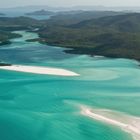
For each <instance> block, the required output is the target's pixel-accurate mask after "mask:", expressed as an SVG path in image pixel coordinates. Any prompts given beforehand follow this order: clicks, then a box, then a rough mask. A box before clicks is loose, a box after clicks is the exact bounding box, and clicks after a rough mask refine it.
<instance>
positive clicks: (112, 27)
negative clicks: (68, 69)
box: [39, 13, 140, 60]
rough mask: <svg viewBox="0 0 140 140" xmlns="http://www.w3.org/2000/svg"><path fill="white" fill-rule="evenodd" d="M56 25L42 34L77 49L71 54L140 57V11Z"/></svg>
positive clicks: (54, 42) (50, 42)
mask: <svg viewBox="0 0 140 140" xmlns="http://www.w3.org/2000/svg"><path fill="white" fill-rule="evenodd" d="M50 22H51V21H50ZM60 22H61V21H60ZM53 24H54V23H53ZM53 24H52V26H51V24H49V25H50V26H48V27H46V28H42V30H40V32H39V35H40V37H41V38H43V42H46V43H48V44H53V45H59V46H63V47H69V48H73V50H69V51H67V52H69V53H80V54H81V53H82V54H91V55H104V56H109V57H124V58H132V59H137V60H140V53H139V52H140V14H138V13H131V14H124V15H116V16H107V17H101V18H94V19H90V20H85V21H81V22H79V23H76V24H73V23H72V24H71V25H68V24H66V25H62V24H61V25H60V24H59V23H56V24H55V26H53Z"/></svg>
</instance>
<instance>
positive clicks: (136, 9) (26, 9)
mask: <svg viewBox="0 0 140 140" xmlns="http://www.w3.org/2000/svg"><path fill="white" fill-rule="evenodd" d="M40 9H44V10H47V11H71V10H85V11H89V10H91V11H129V12H131V11H132V12H140V7H105V6H75V7H49V6H46V5H45V6H44V5H40V6H23V7H13V8H0V11H19V12H32V11H39V10H40Z"/></svg>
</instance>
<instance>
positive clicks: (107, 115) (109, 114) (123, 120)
mask: <svg viewBox="0 0 140 140" xmlns="http://www.w3.org/2000/svg"><path fill="white" fill-rule="evenodd" d="M81 113H82V115H85V116H88V117H90V118H93V119H94V120H98V121H100V122H103V123H106V124H110V125H114V126H116V127H120V128H121V129H122V130H123V131H125V132H127V133H129V134H131V135H132V137H133V138H134V139H135V140H140V118H139V117H134V116H129V115H124V114H122V115H121V114H117V113H114V112H113V111H111V110H97V109H96V110H93V109H91V108H90V107H87V106H81Z"/></svg>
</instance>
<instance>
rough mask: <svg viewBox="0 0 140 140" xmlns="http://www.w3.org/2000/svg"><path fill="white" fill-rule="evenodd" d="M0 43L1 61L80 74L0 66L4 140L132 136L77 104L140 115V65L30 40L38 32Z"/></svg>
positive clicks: (0, 125)
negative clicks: (89, 114)
mask: <svg viewBox="0 0 140 140" xmlns="http://www.w3.org/2000/svg"><path fill="white" fill-rule="evenodd" d="M18 33H20V34H22V35H23V37H22V38H18V39H13V40H12V42H13V43H12V44H11V45H7V46H1V47H0V60H3V61H5V62H9V63H13V64H26V65H36V66H52V67H58V68H59V67H60V68H65V69H68V70H72V71H74V72H77V73H79V74H80V76H79V77H60V76H48V75H45V76H44V75H36V74H29V73H20V72H12V71H4V70H0V140H62V139H64V140H132V137H131V136H130V135H129V134H127V133H125V132H123V131H122V130H120V129H119V128H116V127H113V126H109V125H106V124H103V123H100V122H98V121H94V120H92V119H90V118H87V117H85V116H82V115H81V114H80V109H79V108H78V107H77V106H76V105H75V104H83V105H88V106H90V107H97V108H101V109H110V110H114V111H120V112H125V113H127V114H130V115H133V116H138V117H140V109H139V106H140V68H139V66H138V65H139V63H138V62H137V61H134V60H128V59H110V58H105V57H89V56H87V55H72V54H66V53H64V52H63V50H64V49H63V48H59V47H52V46H47V45H41V44H39V43H38V42H30V43H29V42H26V39H29V38H30V39H31V38H36V37H37V35H36V34H34V33H27V32H25V31H18Z"/></svg>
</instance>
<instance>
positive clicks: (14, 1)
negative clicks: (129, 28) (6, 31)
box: [0, 0, 140, 8]
mask: <svg viewBox="0 0 140 140" xmlns="http://www.w3.org/2000/svg"><path fill="white" fill-rule="evenodd" d="M26 5H48V6H55V7H66V6H67V7H71V6H79V5H80V6H82V5H84V6H86V5H89V6H92V5H93V6H97V5H100V6H140V0H0V7H1V8H5V7H17V6H26Z"/></svg>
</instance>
